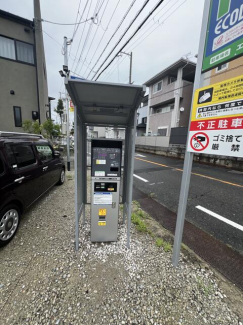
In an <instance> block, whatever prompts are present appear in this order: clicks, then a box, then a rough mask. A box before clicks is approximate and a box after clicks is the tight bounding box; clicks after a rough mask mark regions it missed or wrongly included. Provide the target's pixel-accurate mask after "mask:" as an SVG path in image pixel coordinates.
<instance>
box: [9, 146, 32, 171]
mask: <svg viewBox="0 0 243 325" xmlns="http://www.w3.org/2000/svg"><path fill="white" fill-rule="evenodd" d="M11 147H12V150H13V153H14V157H15V159H16V163H17V167H18V168H22V167H26V166H29V165H32V164H34V163H35V162H36V159H35V154H34V151H33V149H32V147H31V145H29V144H18V145H12V146H11Z"/></svg>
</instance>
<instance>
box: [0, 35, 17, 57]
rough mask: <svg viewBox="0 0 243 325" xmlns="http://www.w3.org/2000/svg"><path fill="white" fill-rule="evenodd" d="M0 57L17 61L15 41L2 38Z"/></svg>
mask: <svg viewBox="0 0 243 325" xmlns="http://www.w3.org/2000/svg"><path fill="white" fill-rule="evenodd" d="M0 56H1V57H3V58H7V59H11V60H16V56H15V46H14V40H12V39H10V38H6V37H2V36H0Z"/></svg>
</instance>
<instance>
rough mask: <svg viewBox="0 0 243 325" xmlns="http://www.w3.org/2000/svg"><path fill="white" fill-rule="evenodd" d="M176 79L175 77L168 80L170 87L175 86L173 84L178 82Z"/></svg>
mask: <svg viewBox="0 0 243 325" xmlns="http://www.w3.org/2000/svg"><path fill="white" fill-rule="evenodd" d="M176 80H177V79H176V78H175V77H169V78H168V85H170V84H173V82H176Z"/></svg>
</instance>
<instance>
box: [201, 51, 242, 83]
mask: <svg viewBox="0 0 243 325" xmlns="http://www.w3.org/2000/svg"><path fill="white" fill-rule="evenodd" d="M241 75H243V56H242V57H240V58H238V59H236V60H233V61H230V62H227V63H224V64H222V65H220V66H218V67H217V68H215V69H213V70H211V71H208V72H206V73H205V75H204V84H203V86H205V87H206V86H209V85H212V84H215V83H218V82H222V81H224V80H227V79H231V78H235V77H238V76H241Z"/></svg>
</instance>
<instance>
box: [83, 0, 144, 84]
mask: <svg viewBox="0 0 243 325" xmlns="http://www.w3.org/2000/svg"><path fill="white" fill-rule="evenodd" d="M146 1H147V2H148V1H149V0H146ZM135 2H136V0H133V2H132V3H131V5H130V6H129V8H128V10H127V11H126V13H125V15H124V16H123V17H122V19H121V21H120V23H119V24H118V26H117V28H116V30H115V31H114V33H113V34H112V35H111V37H110V39H109V41H108V42H107V44H106V46H105V47H104V49H103V50H102V52H101V54H100V56H99V57H98V59H97V60H96V62H95V64H94V66H93V67H92V70H93V69H94V68H95V67H96V65H97V63H98V62H99V60H100V59H101V57H102V55H103V54H104V52H105V50H106V49H107V47H108V45H109V44H110V42H111V40H112V39H113V37H114V36H115V34H116V33H117V32H118V30H119V29H120V27H121V25H122V24H123V22H124V20H125V19H126V17H127V15H128V13H129V12H130V10H131V9H132V7H133V5H134V3H135ZM130 26H131V25H130ZM95 75H96V74H94V76H95ZM94 76H93V78H94ZM88 77H89V75H88ZM88 77H87V78H88ZM93 78H92V79H93Z"/></svg>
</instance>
